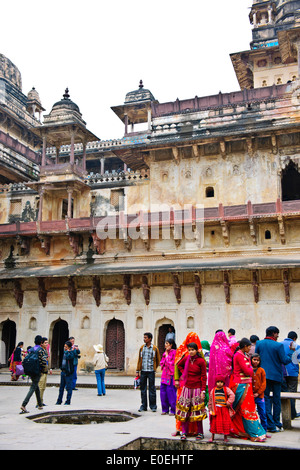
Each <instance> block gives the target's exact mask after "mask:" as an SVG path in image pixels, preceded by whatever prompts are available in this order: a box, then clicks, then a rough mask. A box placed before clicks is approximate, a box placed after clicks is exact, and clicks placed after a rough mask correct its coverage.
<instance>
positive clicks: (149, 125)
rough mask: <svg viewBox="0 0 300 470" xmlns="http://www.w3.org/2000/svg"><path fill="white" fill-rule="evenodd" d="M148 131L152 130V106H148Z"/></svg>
mask: <svg viewBox="0 0 300 470" xmlns="http://www.w3.org/2000/svg"><path fill="white" fill-rule="evenodd" d="M148 131H151V108H148Z"/></svg>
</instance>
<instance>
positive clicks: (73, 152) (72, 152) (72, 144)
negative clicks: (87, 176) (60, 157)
mask: <svg viewBox="0 0 300 470" xmlns="http://www.w3.org/2000/svg"><path fill="white" fill-rule="evenodd" d="M74 155H75V131H74V130H72V131H71V151H70V163H71V165H73V164H74Z"/></svg>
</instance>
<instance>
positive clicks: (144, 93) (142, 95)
mask: <svg viewBox="0 0 300 470" xmlns="http://www.w3.org/2000/svg"><path fill="white" fill-rule="evenodd" d="M139 101H155V98H154V96H153V95H152V93H151V91H150V90H147V89H146V88H144V85H143V81H142V80H140V84H139V88H138V90H134V91H130V92H129V93H127V94H126V97H125V104H127V103H135V102H139Z"/></svg>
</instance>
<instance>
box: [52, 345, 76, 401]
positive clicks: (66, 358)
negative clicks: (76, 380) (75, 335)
mask: <svg viewBox="0 0 300 470" xmlns="http://www.w3.org/2000/svg"><path fill="white" fill-rule="evenodd" d="M74 354H75V353H74V350H72V343H71V342H70V341H66V343H65V345H64V355H63V359H62V363H61V374H60V386H59V394H58V398H57V402H56V405H61V404H62V399H63V394H64V389H65V388H66V390H67V399H66V401H65V405H70V404H71V398H72V391H73V387H72V383H73V374H74Z"/></svg>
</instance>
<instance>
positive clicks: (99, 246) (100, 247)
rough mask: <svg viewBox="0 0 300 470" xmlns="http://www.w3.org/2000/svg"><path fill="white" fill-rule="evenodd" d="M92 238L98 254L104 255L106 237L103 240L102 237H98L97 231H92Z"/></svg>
mask: <svg viewBox="0 0 300 470" xmlns="http://www.w3.org/2000/svg"><path fill="white" fill-rule="evenodd" d="M92 239H93V244H94V248H95V249H96V251H97V253H98V255H104V253H105V250H106V239H104V240H102V239H101V238H98V237H97V233H96V232H92Z"/></svg>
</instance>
